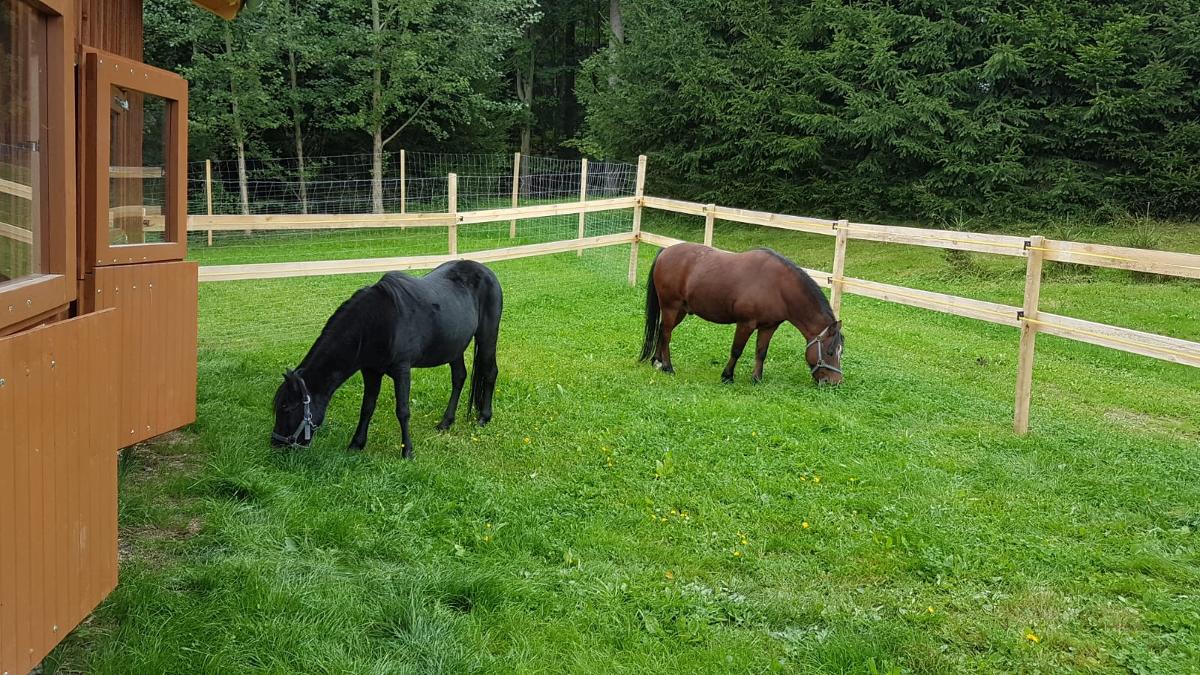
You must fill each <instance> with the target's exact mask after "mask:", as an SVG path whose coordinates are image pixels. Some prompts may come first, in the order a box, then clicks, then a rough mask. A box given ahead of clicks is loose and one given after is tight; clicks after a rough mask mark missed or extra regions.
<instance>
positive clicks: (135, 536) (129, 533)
mask: <svg viewBox="0 0 1200 675" xmlns="http://www.w3.org/2000/svg"><path fill="white" fill-rule="evenodd" d="M203 531H204V521H203V520H202V519H200V518H189V519H188V520H187V521H186V522H182V523H180V524H179V525H178V526H175V527H169V528H163V527H156V526H153V525H150V526H140V527H123V528H121V531H120V533H119V534H118V535H117V560H118V561H120V562H122V563H123V562H126V561H129V560H135V559H136V560H142V561H145V562H150V563H162V562H165V561H166V559H167V557H168V553H167V551H168V550H169V549H170V548H171V542H184V541H187V540H188V539H191V538H192V537H194V536H196V535H198V534H200V533H201V532H203Z"/></svg>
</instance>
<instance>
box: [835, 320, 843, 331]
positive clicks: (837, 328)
mask: <svg viewBox="0 0 1200 675" xmlns="http://www.w3.org/2000/svg"><path fill="white" fill-rule="evenodd" d="M833 329H834V330H841V329H842V320H841V319H838V320H837V321H834V322H833Z"/></svg>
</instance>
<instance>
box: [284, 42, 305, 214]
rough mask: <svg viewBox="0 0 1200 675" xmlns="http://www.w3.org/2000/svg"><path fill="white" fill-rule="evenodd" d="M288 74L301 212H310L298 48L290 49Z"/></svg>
mask: <svg viewBox="0 0 1200 675" xmlns="http://www.w3.org/2000/svg"><path fill="white" fill-rule="evenodd" d="M288 75H289V76H290V77H291V80H292V131H293V133H294V134H295V137H296V163H297V166H296V172H297V175H298V177H299V179H300V213H308V184H307V182H306V181H307V180H308V179H307V178H306V177H305V175H304V136H303V135H302V134H301V133H300V115H301V114H303V113H302V111H301V110H300V101H299V100H298V99H297V96H299V88H298V87H297V86H296V50H294V49H289V50H288Z"/></svg>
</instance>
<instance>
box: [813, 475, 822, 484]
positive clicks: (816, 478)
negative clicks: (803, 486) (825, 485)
mask: <svg viewBox="0 0 1200 675" xmlns="http://www.w3.org/2000/svg"><path fill="white" fill-rule="evenodd" d="M813 482H814V483H820V482H821V477H820V476H813Z"/></svg>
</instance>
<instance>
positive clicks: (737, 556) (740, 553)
mask: <svg viewBox="0 0 1200 675" xmlns="http://www.w3.org/2000/svg"><path fill="white" fill-rule="evenodd" d="M733 557H735V558H740V557H742V552H741V551H734V552H733Z"/></svg>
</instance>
